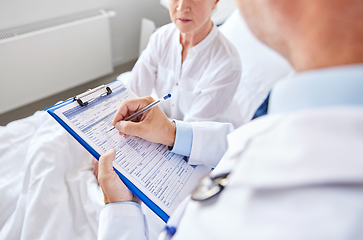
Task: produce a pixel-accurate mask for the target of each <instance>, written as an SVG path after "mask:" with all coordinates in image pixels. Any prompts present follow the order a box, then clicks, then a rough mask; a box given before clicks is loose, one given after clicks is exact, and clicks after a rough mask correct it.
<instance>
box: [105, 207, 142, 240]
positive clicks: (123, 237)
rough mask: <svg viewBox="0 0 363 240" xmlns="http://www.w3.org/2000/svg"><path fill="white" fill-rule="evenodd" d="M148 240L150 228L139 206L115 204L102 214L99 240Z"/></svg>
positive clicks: (106, 208)
mask: <svg viewBox="0 0 363 240" xmlns="http://www.w3.org/2000/svg"><path fill="white" fill-rule="evenodd" d="M108 239H112V240H129V239H133V240H146V239H148V228H147V222H146V218H145V216H144V214H143V213H142V211H141V207H140V205H139V204H136V203H135V204H133V203H113V204H108V205H106V206H105V207H104V208H103V209H102V211H101V214H100V222H99V229H98V240H108Z"/></svg>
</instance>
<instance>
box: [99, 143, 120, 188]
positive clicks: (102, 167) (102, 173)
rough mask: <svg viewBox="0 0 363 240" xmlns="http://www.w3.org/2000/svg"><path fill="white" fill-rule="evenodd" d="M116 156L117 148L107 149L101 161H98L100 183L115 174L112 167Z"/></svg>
mask: <svg viewBox="0 0 363 240" xmlns="http://www.w3.org/2000/svg"><path fill="white" fill-rule="evenodd" d="M115 157H116V151H115V149H111V150H109V151H107V152H106V153H105V154H103V155H102V156H101V157H100V161H99V163H98V181H99V183H100V184H101V182H102V181H103V180H104V179H107V178H109V176H110V175H113V174H115V171H114V170H113V167H112V161H113V160H115Z"/></svg>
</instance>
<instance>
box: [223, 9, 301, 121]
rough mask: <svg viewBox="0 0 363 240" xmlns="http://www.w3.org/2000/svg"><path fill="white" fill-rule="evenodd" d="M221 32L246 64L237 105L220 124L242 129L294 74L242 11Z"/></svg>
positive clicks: (230, 109) (238, 91) (235, 100)
mask: <svg viewBox="0 0 363 240" xmlns="http://www.w3.org/2000/svg"><path fill="white" fill-rule="evenodd" d="M219 29H220V31H221V32H222V33H223V34H224V35H225V36H226V38H227V39H228V40H229V41H231V42H232V43H233V44H234V46H235V47H236V48H237V51H238V53H239V55H240V57H241V62H242V78H241V82H240V84H239V86H238V89H237V92H236V95H235V97H234V100H233V104H231V106H230V108H229V109H227V111H226V113H225V114H224V115H223V116H222V117H221V118H220V119H219V121H228V122H232V123H233V125H234V126H235V127H238V126H240V125H242V124H243V123H246V122H248V121H250V120H251V119H252V117H253V115H254V113H255V111H256V110H257V108H258V107H259V106H260V105H261V104H262V103H263V101H264V100H265V98H266V97H267V95H268V93H269V91H270V90H271V88H272V87H273V86H274V84H275V83H276V82H277V81H279V80H282V79H284V78H287V77H288V76H289V75H291V74H293V73H294V70H293V68H292V66H291V65H290V64H289V62H288V61H287V60H286V59H285V58H284V57H282V56H281V55H280V54H279V53H277V52H276V51H274V50H273V49H271V48H270V47H268V46H267V45H265V44H263V43H262V42H261V41H259V40H258V39H257V38H256V37H255V36H254V35H253V34H252V32H251V31H250V29H249V28H248V26H247V24H246V22H245V20H244V18H243V17H242V15H241V14H240V12H239V10H238V9H237V10H235V11H234V12H233V14H232V15H231V16H230V17H229V18H228V19H227V20H226V21H225V23H224V24H223V25H222V26H221V27H219ZM236 113H237V114H236Z"/></svg>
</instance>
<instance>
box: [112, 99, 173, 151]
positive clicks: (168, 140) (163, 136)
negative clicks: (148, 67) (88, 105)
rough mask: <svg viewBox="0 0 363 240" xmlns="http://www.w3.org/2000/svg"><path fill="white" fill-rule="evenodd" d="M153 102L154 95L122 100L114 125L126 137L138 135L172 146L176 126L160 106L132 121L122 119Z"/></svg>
mask: <svg viewBox="0 0 363 240" xmlns="http://www.w3.org/2000/svg"><path fill="white" fill-rule="evenodd" d="M152 102H154V99H153V98H152V97H143V98H134V99H129V100H126V101H124V102H122V103H121V105H120V107H119V109H118V110H117V112H116V114H115V117H114V119H113V122H112V125H113V126H115V127H116V129H117V130H119V132H120V134H121V135H124V136H125V137H128V136H129V135H132V136H137V137H140V138H143V139H145V140H148V141H150V142H154V143H161V144H164V145H167V146H171V147H172V146H174V140H175V132H176V126H175V124H174V123H173V122H172V121H170V120H169V119H168V118H167V117H166V115H165V114H164V113H163V111H161V109H160V108H159V107H158V106H156V107H153V108H151V109H149V110H147V111H146V112H144V113H142V114H140V115H139V116H138V117H136V118H134V119H133V120H131V121H122V120H124V119H125V118H127V117H128V116H130V115H132V114H134V113H135V112H137V111H139V110H141V109H142V108H144V107H146V106H147V105H149V104H150V103H152Z"/></svg>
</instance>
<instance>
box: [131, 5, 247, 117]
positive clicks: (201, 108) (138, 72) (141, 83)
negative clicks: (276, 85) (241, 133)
mask: <svg viewBox="0 0 363 240" xmlns="http://www.w3.org/2000/svg"><path fill="white" fill-rule="evenodd" d="M218 1H219V0H169V12H170V17H171V20H172V23H170V24H167V25H165V26H163V27H161V28H159V29H158V30H157V31H156V32H155V33H154V34H153V35H152V36H151V37H150V40H149V43H148V46H147V47H146V49H145V50H144V51H143V52H142V54H141V56H140V58H139V59H138V61H137V63H136V64H135V66H134V68H133V70H132V76H131V79H130V81H129V87H130V89H131V90H133V91H134V92H135V93H136V94H137V95H138V96H139V97H143V96H148V95H150V94H151V92H152V90H153V89H154V90H155V92H156V95H157V96H158V97H162V96H164V95H165V94H167V93H171V94H172V98H171V99H170V100H169V101H168V102H165V103H163V104H161V106H160V107H161V109H162V110H163V111H164V112H165V114H166V115H167V116H168V117H169V118H172V119H176V120H184V121H189V122H191V121H212V120H216V119H217V118H218V117H219V116H220V115H222V114H223V112H224V111H225V110H226V108H227V107H228V106H229V104H230V103H231V101H232V98H233V95H234V93H235V91H236V89H237V86H238V83H239V80H240V78H241V62H240V58H239V55H238V53H237V50H236V49H235V47H234V46H233V45H232V43H230V42H229V41H228V40H227V39H226V38H225V37H224V36H223V35H222V33H221V32H220V31H219V30H218V28H217V27H216V26H215V25H214V24H213V22H212V20H211V15H212V11H213V9H214V8H215V7H216V5H217V3H218Z"/></svg>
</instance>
